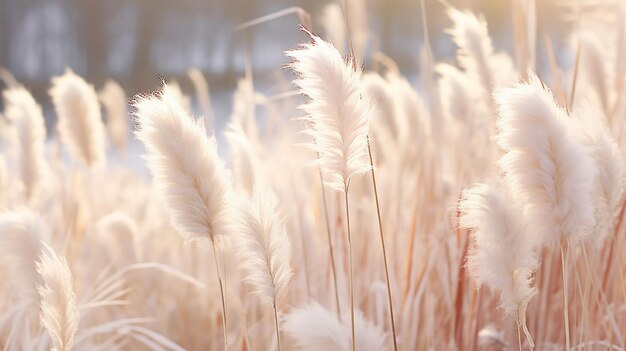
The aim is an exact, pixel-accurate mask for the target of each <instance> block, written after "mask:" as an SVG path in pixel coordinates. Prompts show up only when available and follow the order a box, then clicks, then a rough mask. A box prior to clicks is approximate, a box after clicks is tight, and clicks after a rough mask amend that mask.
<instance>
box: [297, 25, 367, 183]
mask: <svg viewBox="0 0 626 351" xmlns="http://www.w3.org/2000/svg"><path fill="white" fill-rule="evenodd" d="M311 39H312V42H310V43H308V44H303V45H302V46H301V47H300V49H298V50H293V51H288V52H287V53H286V55H287V56H288V57H290V58H292V59H293V60H294V61H293V63H292V64H291V68H292V69H293V70H294V71H295V72H296V73H297V74H298V76H299V79H297V80H295V84H296V85H297V86H298V87H299V88H300V91H301V92H302V94H304V95H306V96H307V97H308V98H309V99H310V100H309V102H307V103H306V104H304V105H302V106H301V108H302V109H303V110H304V112H305V113H306V114H307V117H306V120H307V121H308V122H309V124H310V129H309V130H308V133H309V134H310V135H311V136H312V137H313V139H315V144H314V148H315V150H316V151H318V153H319V163H320V166H321V168H322V171H323V173H324V176H325V177H326V179H325V182H326V184H327V185H328V186H330V187H331V188H333V189H335V190H339V191H343V190H344V189H345V188H346V186H347V185H348V183H349V181H350V178H352V177H353V176H354V175H356V174H362V173H365V172H367V171H368V170H369V169H370V166H369V162H368V159H367V133H368V128H369V121H370V117H371V112H372V104H371V102H370V101H369V99H368V97H367V96H365V94H364V92H363V89H362V86H361V80H360V77H361V71H360V69H359V68H358V67H357V70H356V71H355V70H354V69H353V65H352V61H348V62H344V61H343V59H342V57H341V54H339V52H338V51H337V49H335V47H333V46H332V45H331V44H329V43H327V42H325V41H323V40H322V39H320V38H319V37H317V36H315V35H312V34H311Z"/></svg>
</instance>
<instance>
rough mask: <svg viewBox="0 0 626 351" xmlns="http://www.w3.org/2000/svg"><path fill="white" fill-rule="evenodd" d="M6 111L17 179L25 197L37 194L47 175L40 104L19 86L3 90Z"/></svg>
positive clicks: (44, 133)
mask: <svg viewBox="0 0 626 351" xmlns="http://www.w3.org/2000/svg"><path fill="white" fill-rule="evenodd" d="M3 96H4V101H5V104H6V109H5V114H6V117H7V118H8V120H9V121H10V123H11V132H12V135H11V136H12V137H11V147H10V149H9V150H10V152H11V153H12V155H13V161H14V166H15V167H16V169H17V179H18V181H19V182H21V188H22V189H21V190H22V191H23V192H24V196H25V198H26V200H30V199H32V198H33V197H35V196H37V195H38V194H40V193H41V192H42V191H43V190H44V189H43V188H44V186H45V183H46V180H47V176H48V172H49V170H48V162H47V161H46V159H45V157H44V147H45V142H46V125H45V121H44V117H43V113H42V112H41V107H40V106H39V105H38V104H37V102H35V99H33V97H32V95H31V94H30V93H29V92H28V90H26V89H25V88H24V87H22V86H19V85H17V86H14V87H12V88H9V89H7V90H5V91H4V93H3Z"/></svg>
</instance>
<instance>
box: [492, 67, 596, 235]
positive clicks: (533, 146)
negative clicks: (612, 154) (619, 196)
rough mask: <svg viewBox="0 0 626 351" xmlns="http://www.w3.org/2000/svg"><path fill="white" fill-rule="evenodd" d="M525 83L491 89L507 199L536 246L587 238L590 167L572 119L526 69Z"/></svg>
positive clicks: (592, 167) (591, 218)
mask: <svg viewBox="0 0 626 351" xmlns="http://www.w3.org/2000/svg"><path fill="white" fill-rule="evenodd" d="M528 79H529V80H528V82H527V83H521V84H518V85H517V86H515V87H513V88H505V89H502V90H500V91H498V92H497V93H496V96H495V98H496V101H497V103H498V106H499V110H500V117H499V119H498V121H497V126H498V131H499V132H498V135H497V136H496V140H497V143H498V145H499V146H500V148H501V149H502V150H503V151H504V155H503V156H502V158H501V159H500V160H499V164H500V168H501V170H502V172H503V173H504V178H505V181H506V182H507V184H508V185H509V186H510V189H511V193H512V197H513V198H514V199H516V201H519V203H520V204H521V205H522V206H523V211H524V214H525V215H526V216H527V218H528V222H529V225H530V228H529V230H530V231H529V232H530V233H532V235H535V236H536V238H535V239H536V242H537V243H539V244H554V243H558V242H559V240H560V239H561V237H565V238H566V239H567V240H571V241H572V242H580V241H581V240H584V239H586V238H587V236H588V234H589V229H590V228H591V227H592V226H593V224H594V211H593V205H592V201H591V192H592V190H593V182H594V177H595V175H596V166H595V163H594V161H593V158H592V157H591V150H590V149H589V148H588V147H586V146H585V145H583V143H582V142H581V140H580V138H579V137H578V136H577V132H576V129H575V124H574V122H573V121H572V120H571V119H570V118H569V116H568V115H567V113H566V112H565V110H563V109H562V108H560V107H559V106H558V104H557V103H556V101H555V100H554V98H553V96H552V93H551V92H550V90H548V89H547V88H546V87H545V86H544V85H543V84H542V83H541V81H540V80H539V78H537V76H536V75H534V74H532V73H530V74H529V78H528Z"/></svg>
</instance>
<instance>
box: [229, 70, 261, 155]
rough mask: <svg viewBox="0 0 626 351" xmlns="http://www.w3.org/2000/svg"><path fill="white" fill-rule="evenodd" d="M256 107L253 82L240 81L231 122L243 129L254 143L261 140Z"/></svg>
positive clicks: (235, 94) (234, 96)
mask: <svg viewBox="0 0 626 351" xmlns="http://www.w3.org/2000/svg"><path fill="white" fill-rule="evenodd" d="M255 107H256V101H255V98H254V87H253V86H252V82H251V81H250V80H249V79H240V80H239V81H238V82H237V89H236V90H235V93H234V94H233V112H232V114H231V115H230V120H231V121H232V122H233V123H237V124H239V125H240V126H241V127H242V128H243V131H244V133H245V135H247V136H248V139H250V142H252V143H256V142H257V140H258V138H259V131H258V128H257V124H256V114H255V111H254V109H255Z"/></svg>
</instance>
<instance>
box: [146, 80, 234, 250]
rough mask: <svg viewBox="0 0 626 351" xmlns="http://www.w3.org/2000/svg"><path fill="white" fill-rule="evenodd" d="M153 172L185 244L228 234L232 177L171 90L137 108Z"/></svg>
mask: <svg viewBox="0 0 626 351" xmlns="http://www.w3.org/2000/svg"><path fill="white" fill-rule="evenodd" d="M134 106H135V108H136V109H137V111H136V113H135V115H136V117H137V123H138V129H137V130H136V131H135V135H136V136H137V138H138V139H139V140H141V141H142V142H143V143H144V145H145V146H146V150H147V151H148V153H147V155H146V160H147V163H148V168H149V169H150V171H151V172H152V175H153V176H154V179H155V183H156V187H157V189H158V191H159V193H160V194H161V196H162V199H163V200H164V205H165V208H166V209H167V211H168V213H169V214H170V218H171V221H172V224H173V225H174V226H175V227H176V229H177V230H178V231H179V233H180V234H181V235H182V236H183V238H184V239H185V240H195V239H206V238H208V239H210V240H215V236H216V235H224V234H227V233H228V229H227V228H228V213H229V212H228V204H227V197H228V194H229V191H230V187H231V184H230V175H229V174H228V172H227V170H226V168H225V166H224V163H223V162H222V160H221V159H220V157H219V155H218V153H217V145H216V142H215V139H214V138H213V137H210V138H209V137H207V136H206V134H205V129H204V121H203V119H202V118H199V119H196V118H193V117H191V116H189V115H188V114H187V112H186V111H185V110H184V109H183V107H182V106H181V105H180V104H179V102H178V100H177V98H176V95H175V94H173V93H172V91H171V90H170V89H169V86H168V85H165V84H164V86H163V90H162V91H161V92H160V93H158V94H156V95H153V96H146V97H140V98H139V99H137V101H135V103H134Z"/></svg>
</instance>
